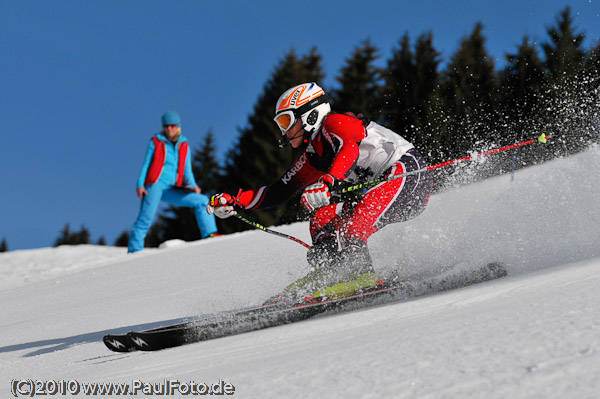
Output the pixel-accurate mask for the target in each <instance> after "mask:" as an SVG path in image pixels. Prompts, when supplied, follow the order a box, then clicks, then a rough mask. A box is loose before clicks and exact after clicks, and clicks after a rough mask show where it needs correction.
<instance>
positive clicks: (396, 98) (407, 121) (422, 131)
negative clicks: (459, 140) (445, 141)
mask: <svg viewBox="0 0 600 399" xmlns="http://www.w3.org/2000/svg"><path fill="white" fill-rule="evenodd" d="M439 56H440V54H439V53H438V52H437V51H436V50H435V48H434V47H433V35H432V34H431V33H427V34H423V35H421V36H419V37H418V38H417V42H416V45H415V50H414V52H413V51H412V50H411V48H410V40H409V37H408V34H405V35H404V36H403V37H402V39H401V41H400V48H399V49H396V50H394V51H393V53H392V58H390V60H388V63H387V68H386V69H385V70H384V71H383V77H384V81H385V83H384V86H383V100H384V101H383V104H382V109H383V121H382V122H383V123H384V124H385V125H386V127H388V128H390V129H392V130H394V131H395V132H397V133H398V134H400V135H402V136H404V137H406V138H407V139H408V140H410V141H412V142H413V143H414V144H415V145H416V146H417V147H418V148H419V149H421V150H423V151H425V152H428V151H427V150H428V149H429V148H430V147H431V143H432V132H431V129H430V128H429V124H428V122H429V121H428V107H429V105H430V103H431V101H432V99H433V96H434V92H435V89H436V87H437V85H438V81H439V74H438V70H437V69H438V65H439V62H440V61H439Z"/></svg>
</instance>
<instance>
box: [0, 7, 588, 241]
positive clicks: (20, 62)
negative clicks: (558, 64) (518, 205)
mask: <svg viewBox="0 0 600 399" xmlns="http://www.w3.org/2000/svg"><path fill="white" fill-rule="evenodd" d="M287 3H288V2H282V1H271V0H269V1H255V2H250V1H237V0H230V1H227V2H208V1H201V0H195V1H192V0H187V1H182V0H176V1H155V0H135V1H134V0H119V1H114V0H103V1H81V0H60V1H59V0H56V1H47V0H44V1H41V0H38V1H27V0H24V1H16V0H14V1H9V0H0V52H1V54H2V56H3V62H2V63H0V79H1V81H0V83H1V85H0V86H1V89H0V118H1V122H2V130H3V133H2V137H3V145H2V146H1V150H0V151H1V156H0V174H1V176H2V189H1V195H0V239H2V238H4V237H5V238H6V240H7V242H8V246H9V249H10V250H16V249H28V248H39V247H47V246H52V244H53V242H54V240H55V239H56V237H57V236H58V234H59V231H60V230H61V229H62V228H63V226H64V225H65V223H70V225H71V228H72V229H73V230H78V229H79V228H80V227H81V226H82V225H85V226H86V227H87V228H88V229H89V230H90V232H91V234H92V240H93V241H96V240H97V239H98V238H99V237H100V236H104V237H105V239H106V241H107V243H109V244H112V243H113V242H114V240H115V239H116V237H117V236H118V235H119V234H120V233H121V232H123V231H124V230H129V229H130V228H131V225H132V224H133V222H134V220H135V217H136V215H137V211H138V207H139V199H138V198H137V197H136V196H135V182H136V179H137V175H138V173H139V169H140V166H141V162H142V159H143V156H144V152H145V148H146V145H147V143H148V141H149V139H150V137H151V136H152V134H154V133H155V132H157V131H158V130H159V129H160V115H161V114H162V113H163V112H164V111H166V110H176V111H177V112H179V114H180V115H181V117H182V125H183V126H182V128H183V132H184V134H185V135H186V136H187V137H188V138H189V140H190V142H191V144H192V146H194V147H197V146H198V145H199V144H200V143H201V142H202V138H203V137H204V135H205V134H206V132H207V131H208V130H209V129H212V130H213V132H214V134H215V136H216V144H217V150H218V152H219V157H220V160H221V161H223V157H224V154H225V152H226V151H227V150H228V149H229V148H231V146H232V145H233V143H235V141H236V138H237V137H238V129H239V128H240V127H243V126H245V125H246V121H247V117H248V115H249V113H250V112H252V107H253V105H254V104H255V102H256V100H257V98H258V96H259V95H260V94H261V92H262V89H263V86H264V84H265V83H266V81H267V80H268V79H269V77H270V76H271V73H272V72H273V70H274V68H275V67H276V65H277V64H278V63H279V61H280V60H281V59H282V57H283V56H284V55H285V54H286V53H287V52H289V50H290V49H292V48H294V49H295V50H296V52H297V53H298V54H300V55H302V54H305V53H307V52H308V51H309V50H310V49H311V48H312V47H313V46H316V47H317V50H318V51H319V53H320V54H321V55H322V57H323V64H324V68H325V72H326V74H327V77H326V79H325V81H324V82H322V83H323V85H324V86H328V87H335V77H336V76H337V74H338V71H339V69H340V68H341V67H342V66H343V64H344V61H345V59H346V58H348V57H349V56H350V55H351V53H352V51H353V50H354V49H355V48H356V47H357V46H359V45H360V44H361V43H362V42H364V40H365V39H367V38H369V39H370V40H371V43H372V44H373V45H375V46H376V47H377V48H378V49H379V51H380V55H381V60H380V62H381V64H382V65H383V63H384V62H385V61H386V60H387V58H388V57H389V56H390V54H391V51H392V50H393V49H394V48H397V47H398V43H399V40H400V38H401V36H402V35H403V34H404V33H405V32H408V34H409V35H410V37H411V39H413V40H414V39H415V38H416V37H417V36H418V35H420V34H421V33H425V32H428V31H432V32H433V37H434V46H435V47H436V49H437V50H438V51H440V52H441V53H442V58H443V59H442V60H443V61H447V59H448V58H449V56H450V55H451V54H452V53H453V52H454V51H455V50H456V49H457V48H458V45H459V42H460V40H461V39H462V38H464V37H465V36H467V35H469V34H470V32H471V31H472V29H473V27H474V25H475V23H476V22H478V21H481V22H482V23H483V25H484V31H483V32H484V35H485V36H486V37H487V49H488V52H489V53H490V54H491V56H493V57H494V58H495V59H496V60H497V65H499V66H502V65H504V54H505V53H507V52H509V53H513V52H515V49H516V48H517V46H518V44H519V43H520V42H521V39H522V38H523V36H524V35H528V36H529V37H530V38H531V39H532V40H533V41H535V42H537V43H543V42H545V41H547V40H548V38H547V35H546V29H547V28H548V27H549V26H552V25H554V24H555V20H556V18H557V16H558V14H559V12H560V11H561V10H562V9H563V8H564V7H565V6H566V5H570V6H571V8H572V14H573V15H574V17H575V25H576V26H577V27H578V28H579V31H582V32H584V33H586V34H587V39H586V42H585V43H584V46H585V47H586V49H587V48H589V47H590V46H591V45H592V44H593V43H597V42H598V41H599V40H600V39H599V38H600V0H579V1H556V0H520V1H516V0H504V1H501V2H500V1H494V2H492V1H481V0H478V1H467V0H455V1H432V0H421V1H419V2H402V1H380V0H371V1H368V2H365V1H312V0H305V1H303V2H295V3H291V2H290V3H289V4H287ZM273 145H276V143H273ZM249 156H251V154H249ZM276 178H277V177H276V176H274V179H276Z"/></svg>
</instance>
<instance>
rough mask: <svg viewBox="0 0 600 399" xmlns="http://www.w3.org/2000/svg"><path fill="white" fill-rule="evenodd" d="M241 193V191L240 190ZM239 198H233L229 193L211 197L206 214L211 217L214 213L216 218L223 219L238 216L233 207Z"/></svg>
mask: <svg viewBox="0 0 600 399" xmlns="http://www.w3.org/2000/svg"><path fill="white" fill-rule="evenodd" d="M240 192H241V190H240ZM236 199H237V197H235V198H234V197H233V196H231V195H230V194H227V193H221V194H215V195H213V196H212V197H210V201H209V202H208V205H207V206H206V212H207V213H208V214H209V215H212V214H213V213H214V214H215V216H217V217H218V218H221V219H226V218H228V217H230V216H234V215H237V212H236V211H235V209H233V205H234V204H235V203H236V202H235V201H236Z"/></svg>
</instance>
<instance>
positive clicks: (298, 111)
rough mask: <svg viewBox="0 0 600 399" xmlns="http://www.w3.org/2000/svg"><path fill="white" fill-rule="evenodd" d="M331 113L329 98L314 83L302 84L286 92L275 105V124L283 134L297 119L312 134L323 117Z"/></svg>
mask: <svg viewBox="0 0 600 399" xmlns="http://www.w3.org/2000/svg"><path fill="white" fill-rule="evenodd" d="M330 112H331V106H330V105H329V96H328V95H327V94H325V92H324V91H323V89H322V88H321V87H320V86H319V85H317V84H316V83H314V82H311V83H303V84H300V85H298V86H294V87H292V88H291V89H289V90H287V91H286V92H285V93H283V94H282V95H281V97H279V100H277V104H276V105H275V118H273V119H274V120H275V123H277V126H279V129H281V134H285V132H287V131H288V130H289V129H290V128H291V127H292V126H294V124H295V123H296V121H297V120H298V119H302V127H303V128H304V130H306V131H307V132H308V133H312V132H313V131H315V130H316V129H318V128H319V127H320V126H321V123H322V122H323V119H324V118H325V116H326V115H327V114H328V113H330Z"/></svg>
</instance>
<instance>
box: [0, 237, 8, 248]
mask: <svg viewBox="0 0 600 399" xmlns="http://www.w3.org/2000/svg"><path fill="white" fill-rule="evenodd" d="M0 252H8V244H7V243H6V237H4V238H3V239H2V243H0Z"/></svg>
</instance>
